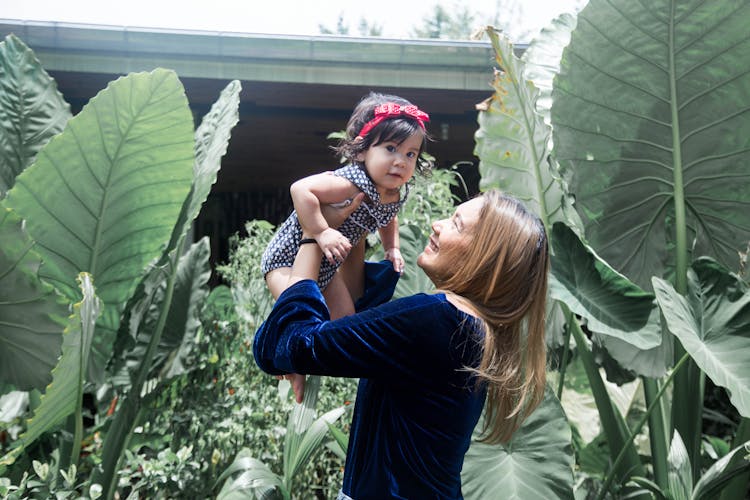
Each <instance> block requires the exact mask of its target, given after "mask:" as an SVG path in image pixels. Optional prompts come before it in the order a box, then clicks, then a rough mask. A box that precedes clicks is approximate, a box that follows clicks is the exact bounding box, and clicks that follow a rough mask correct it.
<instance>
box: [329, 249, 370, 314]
mask: <svg viewBox="0 0 750 500" xmlns="http://www.w3.org/2000/svg"><path fill="white" fill-rule="evenodd" d="M336 274H341V277H342V278H344V283H345V284H346V288H347V289H348V290H349V295H350V296H351V300H352V302H356V301H357V300H359V298H360V297H362V294H364V293H365V238H364V237H363V238H362V239H361V240H359V243H357V245H356V246H355V247H353V248H352V251H351V252H349V256H348V257H347V258H346V260H345V261H344V262H343V263H342V264H341V267H339V270H338V273H336Z"/></svg>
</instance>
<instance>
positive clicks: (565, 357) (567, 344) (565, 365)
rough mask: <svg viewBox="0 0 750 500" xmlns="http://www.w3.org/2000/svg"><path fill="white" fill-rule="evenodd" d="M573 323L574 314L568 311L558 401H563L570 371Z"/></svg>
mask: <svg viewBox="0 0 750 500" xmlns="http://www.w3.org/2000/svg"><path fill="white" fill-rule="evenodd" d="M571 321H573V313H572V312H570V311H568V314H567V316H566V318H565V324H566V325H567V327H568V328H567V329H566V331H565V335H564V337H563V338H564V340H563V352H562V359H561V360H560V368H559V370H558V371H559V372H560V382H559V383H558V385H557V399H562V393H563V385H564V383H565V372H566V371H567V369H568V348H569V347H570V335H571V330H572V328H571V327H570V322H571Z"/></svg>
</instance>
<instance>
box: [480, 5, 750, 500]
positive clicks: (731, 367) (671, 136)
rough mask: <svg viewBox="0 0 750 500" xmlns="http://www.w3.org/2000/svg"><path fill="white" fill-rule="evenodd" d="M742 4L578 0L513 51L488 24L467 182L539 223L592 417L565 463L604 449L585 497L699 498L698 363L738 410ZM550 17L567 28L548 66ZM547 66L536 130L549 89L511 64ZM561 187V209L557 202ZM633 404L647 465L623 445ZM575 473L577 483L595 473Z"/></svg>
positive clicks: (742, 310)
mask: <svg viewBox="0 0 750 500" xmlns="http://www.w3.org/2000/svg"><path fill="white" fill-rule="evenodd" d="M747 14H748V5H747V3H743V2H737V1H729V0H727V1H720V2H712V3H711V4H710V5H709V4H705V3H701V2H698V1H691V2H682V3H669V2H657V3H655V4H653V5H651V4H650V5H649V6H648V7H646V6H644V5H643V4H640V3H638V2H626V1H603V0H591V1H590V2H589V4H588V6H587V7H586V8H585V9H584V10H583V11H582V12H581V14H580V15H579V17H578V19H577V22H574V23H571V22H568V21H567V20H565V21H564V20H560V21H559V22H556V26H555V27H554V28H553V29H550V30H546V31H545V32H543V33H542V37H543V38H545V40H543V42H542V43H540V44H538V46H539V47H540V48H543V49H544V50H543V51H541V50H539V51H529V53H528V55H525V56H524V59H525V61H523V62H524V63H525V65H524V64H521V61H518V60H516V59H514V56H513V54H512V49H511V50H509V48H510V47H509V45H508V44H505V43H503V42H502V41H500V40H499V39H498V38H497V37H496V36H495V35H494V34H493V33H492V32H490V37H491V39H492V41H493V46H494V47H495V50H496V52H497V55H498V63H499V64H500V65H501V67H502V69H501V71H499V73H498V76H497V77H496V84H495V90H496V92H495V95H494V96H493V99H492V101H490V106H489V107H488V109H487V110H486V111H484V112H482V113H480V125H481V129H480V131H479V132H478V133H477V154H479V156H480V158H481V160H482V164H481V165H482V168H483V171H482V175H483V181H482V182H483V184H482V185H483V187H488V186H489V185H497V186H501V187H502V188H503V189H505V190H507V191H509V192H510V193H511V194H514V195H517V196H519V197H520V198H522V199H524V200H526V201H527V204H530V205H531V206H532V207H533V208H534V209H535V210H537V211H538V212H539V213H540V215H541V216H542V218H543V219H544V220H545V224H546V226H547V228H548V231H550V237H551V241H552V244H553V254H554V255H553V259H552V273H553V275H554V276H553V278H552V280H551V287H550V289H551V295H552V297H554V298H555V299H557V303H558V304H559V307H561V308H562V309H563V310H564V311H567V313H566V314H565V315H566V316H567V317H568V318H569V320H570V321H569V323H568V328H567V331H569V332H571V333H572V334H573V335H574V336H575V338H576V344H577V345H576V349H575V350H574V351H573V354H574V355H575V356H576V362H581V363H582V364H583V366H584V367H585V372H586V374H587V378H588V381H589V384H590V386H591V391H592V395H593V397H594V399H595V401H596V406H597V409H598V412H599V419H600V421H601V424H602V426H603V428H604V432H603V434H602V435H601V436H599V437H597V438H595V439H594V440H593V441H591V443H589V445H586V448H581V447H580V445H581V444H583V443H581V444H579V449H578V450H577V451H578V460H579V464H582V463H584V462H583V461H584V460H588V462H587V463H588V464H593V463H594V462H598V463H603V462H602V461H601V460H598V459H594V456H593V455H592V454H591V453H589V452H590V451H593V450H592V449H590V448H589V446H590V445H593V444H594V443H596V442H600V443H602V444H603V445H604V447H606V448H609V453H610V457H611V459H610V462H609V465H606V462H604V463H605V466H606V469H605V471H606V472H604V474H605V479H606V481H605V482H604V486H603V487H602V488H601V489H600V490H599V491H598V492H597V493H598V495H599V498H604V497H605V496H606V495H608V494H609V492H608V491H607V490H608V488H609V485H610V484H611V483H612V482H614V483H615V487H614V491H615V493H614V494H615V495H632V496H637V495H642V494H644V493H645V492H646V491H649V492H652V493H654V494H656V495H657V496H658V497H665V496H666V497H679V496H686V497H690V495H694V497H695V498H698V497H700V495H699V493H698V492H697V490H695V489H694V488H695V486H696V485H697V484H701V483H702V482H705V481H709V479H707V478H708V477H709V476H711V475H712V474H716V470H715V469H712V468H713V467H715V466H716V467H718V466H717V465H716V464H719V463H720V462H721V461H722V458H721V455H722V453H723V452H719V453H715V454H714V455H713V456H708V455H705V456H701V454H700V453H701V447H700V443H701V437H702V436H701V421H700V418H701V413H702V412H701V408H702V401H703V380H704V377H705V376H706V375H708V376H710V377H711V379H712V380H713V382H715V383H717V384H718V385H721V386H723V387H725V388H726V389H727V390H728V391H729V393H730V394H731V397H732V402H733V404H734V408H730V412H732V413H734V415H733V416H731V420H729V422H730V429H732V430H736V429H737V428H736V419H737V417H738V414H739V415H742V416H745V414H746V413H747V409H746V408H745V406H746V404H745V399H746V392H747V391H746V386H747V381H746V380H745V376H744V373H745V372H746V370H744V369H743V368H742V367H741V366H740V365H738V364H737V362H736V360H737V359H746V358H747V355H748V352H747V348H748V347H749V346H748V345H746V344H747V343H746V340H747V338H746V335H745V332H746V330H747V328H746V327H743V325H744V324H745V323H746V321H745V316H746V315H747V314H746V313H747V307H746V305H747V304H746V302H747V297H748V294H749V293H748V291H747V287H746V284H743V282H745V281H746V280H745V278H744V276H745V275H744V274H743V273H745V272H746V270H745V268H744V266H745V264H746V259H747V257H746V249H747V244H748V243H747V242H748V239H750V226H748V224H747V221H748V218H747V217H746V216H745V215H743V214H745V212H746V205H747V204H748V203H750V198H748V196H750V191H748V190H747V189H746V186H747V185H748V181H749V180H750V177H749V175H750V174H748V171H747V169H746V168H745V167H744V165H745V164H746V163H747V161H746V159H747V156H748V148H747V144H746V142H747V141H746V137H747V136H748V133H747V124H748V123H750V121H748V120H747V117H748V113H749V112H750V111H748V110H750V105H749V104H748V103H749V102H750V101H749V100H748V97H749V95H748V93H747V88H748V82H749V81H750V80H749V78H750V74H748V73H747V72H746V71H745V70H744V66H743V63H742V62H741V61H742V54H743V51H745V50H746V49H747V38H746V36H745V33H744V30H743V26H742V23H741V21H739V19H740V18H742V17H743V16H746V15H747ZM634 27H636V28H637V29H633V28H634ZM566 29H568V31H569V29H572V34H571V35H570V43H569V44H568V45H567V47H566V48H565V49H564V51H562V59H561V61H560V63H559V65H558V64H556V63H555V54H559V53H560V52H561V51H560V50H559V47H561V46H564V45H565V44H567V38H566V37H565V36H563V35H564V34H565V33H564V32H565V30H566ZM535 44H536V42H535V43H532V46H536V45H535ZM555 44H557V45H555ZM540 62H541V64H540ZM557 67H559V71H557V70H556V69H555V68H557ZM554 73H558V74H557V75H556V76H555V77H554V84H553V86H552V93H551V98H552V105H551V109H552V113H551V124H552V131H553V136H554V141H552V143H550V141H548V140H544V133H543V131H544V130H545V129H544V127H543V123H544V122H543V120H542V118H541V115H538V114H536V113H542V114H543V113H544V112H545V109H546V108H548V107H549V106H548V105H547V104H544V103H542V104H540V103H538V102H537V100H538V99H539V94H538V93H537V92H536V91H535V89H534V87H533V86H532V85H531V83H529V82H528V79H529V78H538V79H540V84H541V85H543V86H544V87H545V88H547V89H548V88H550V85H549V82H550V81H551V78H550V75H551V74H554ZM529 75H532V76H529ZM540 127H541V128H540ZM550 144H553V146H552V149H548V148H549V145H550ZM506 145H507V146H506ZM503 152H505V153H503ZM558 161H559V163H560V166H558V164H557V162H558ZM540 167H544V168H540ZM547 168H548V169H549V170H547ZM563 174H564V175H563ZM550 179H551V180H550ZM573 199H575V208H576V211H577V212H576V213H572V212H571V211H569V210H567V209H566V205H569V203H570V201H571V200H573ZM579 216H580V219H579ZM553 223H554V229H553ZM563 224H564V225H567V226H568V227H567V228H566V227H565V226H564V225H563ZM738 255H739V259H738V258H737V256H738ZM702 256H705V257H702ZM691 259H692V260H694V263H693V266H692V268H691V267H690V266H689V262H690V260H691ZM733 270H736V271H739V273H738V274H734V273H732V272H731V271H733ZM652 282H653V287H654V289H655V290H656V295H655V296H654V294H652V293H651V290H652ZM655 299H656V300H655ZM657 307H658V309H657ZM572 313H575V314H572ZM660 316H663V317H664V318H665V321H660ZM589 337H590V338H589ZM591 342H593V343H594V347H595V349H594V351H593V352H592V351H591V348H590V347H589V345H590V343H591ZM673 346H674V358H673V357H672V354H671V353H672V348H673ZM683 346H684V349H685V350H686V351H687V352H688V353H689V355H690V356H684V355H683V354H684V352H685V350H683ZM566 352H567V350H566ZM677 359H680V360H681V361H680V363H678V364H675V361H676V360H677ZM600 366H607V370H608V373H611V374H613V373H615V372H617V371H619V372H620V373H626V372H630V373H638V374H640V375H641V379H642V382H643V387H644V394H645V399H646V407H647V409H646V412H645V413H644V414H643V415H642V418H640V420H639V421H638V423H637V424H636V425H635V426H633V423H632V422H631V421H629V420H626V419H625V418H623V415H622V414H621V411H619V410H616V409H614V407H613V404H612V397H611V396H610V395H609V394H608V392H607V390H606V389H605V385H604V383H603V381H602V379H601V374H600V369H599V367H600ZM565 367H566V363H565V362H564V363H563V366H562V368H561V370H562V372H561V378H564V370H565ZM670 367H672V369H671V371H670ZM665 374H669V377H668V378H667V379H665V380H661V379H660V378H659V377H661V376H663V375H665ZM672 382H674V387H672V386H671V384H672ZM560 387H561V388H563V387H567V386H566V384H564V380H562V381H561V382H560ZM667 388H669V389H670V390H671V389H673V399H672V400H671V401H670V400H669V399H668V398H665V397H664V396H663V395H664V394H665V393H666V392H668V391H666V390H665V389H667ZM566 390H569V389H566ZM563 400H565V398H563ZM670 405H671V407H670ZM670 410H671V411H670ZM670 413H671V415H670ZM646 420H648V422H649V440H648V442H649V445H650V452H651V457H649V458H647V460H649V461H650V462H651V465H652V467H651V468H650V469H646V468H643V466H642V464H643V463H645V461H644V462H641V460H640V458H639V457H638V455H637V454H635V453H634V452H633V451H632V450H631V451H628V449H629V448H631V446H632V445H631V444H630V443H629V442H630V440H632V439H633V436H634V435H635V434H637V430H639V429H640V428H641V426H643V425H644V423H645V421H646ZM673 429H675V430H677V431H678V432H679V434H680V436H681V438H682V440H684V443H683V444H684V446H682V447H680V444H679V443H680V442H679V441H678V440H675V439H673V438H672V435H673V432H672V431H673ZM741 429H743V426H742V425H741V426H740V428H739V430H737V437H738V438H739V437H740V434H741V432H740V431H741ZM574 430H575V429H574ZM730 432H731V431H730ZM575 434H577V435H580V433H579V432H577V431H576V432H575ZM675 435H676V434H675ZM722 437H723V436H722ZM709 439H710V438H709ZM744 439H745V440H746V439H747V438H744ZM743 442H744V440H741V441H739V443H737V442H735V443H734V445H733V446H734V447H735V449H736V447H737V446H738V445H741V444H742V443H743ZM670 443H672V445H673V446H672V449H671V451H670V452H668V450H667V448H668V446H669V444H670ZM727 448H728V447H727V446H723V447H722V446H712V447H711V450H712V452H715V451H716V450H721V449H724V450H725V451H726V450H727ZM683 452H684V453H683ZM617 464H620V467H619V468H617V470H616V471H615V472H613V471H612V470H611V469H612V468H615V465H617ZM596 468H597V467H593V468H592V467H588V468H587V470H594V469H596ZM599 470H601V468H600V467H599ZM647 472H648V473H649V476H648V477H646V473H647ZM651 474H653V475H651ZM734 474H740V475H738V476H736V477H738V478H742V479H740V480H741V481H744V482H742V483H739V484H738V485H737V486H738V487H737V488H734V489H733V490H732V491H734V492H735V496H736V492H741V491H744V490H746V488H747V477H748V476H747V475H745V476H742V475H741V474H745V473H744V472H737V471H735V472H732V473H731V474H727V475H726V476H722V480H721V481H718V482H713V483H712V485H713V486H712V494H716V493H717V492H718V491H720V488H724V487H725V486H726V485H727V480H726V479H727V477H728V476H730V475H734ZM579 475H580V480H579V484H581V485H585V486H584V488H587V489H588V488H590V489H589V490H588V491H589V494H594V492H596V488H597V481H596V480H593V481H592V478H591V477H588V476H586V475H585V474H580V473H579ZM629 476H634V482H632V483H628V482H627V480H626V478H627V477H629ZM694 483H695V484H694ZM584 491H585V490H584ZM584 491H580V492H579V494H581V495H584V494H585V492H584Z"/></svg>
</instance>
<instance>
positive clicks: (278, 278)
mask: <svg viewBox="0 0 750 500" xmlns="http://www.w3.org/2000/svg"><path fill="white" fill-rule="evenodd" d="M291 275H292V268H291V267H278V268H276V269H274V270H272V271H268V272H267V273H266V285H267V286H268V290H270V292H271V295H273V298H274V300H276V299H278V298H279V295H281V292H283V291H284V290H286V287H287V285H288V284H289V278H290V277H291Z"/></svg>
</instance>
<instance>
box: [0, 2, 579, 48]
mask: <svg viewBox="0 0 750 500" xmlns="http://www.w3.org/2000/svg"><path fill="white" fill-rule="evenodd" d="M438 3H441V4H442V5H443V6H444V7H446V8H448V9H450V7H451V6H453V5H457V3H456V0H372V1H370V2H363V1H356V0H349V1H342V0H260V1H258V0H255V1H250V0H244V1H241V0H179V1H178V0H126V1H122V2H107V1H102V0H67V1H66V0H2V2H0V18H4V19H18V20H30V21H61V22H70V23H92V24H106V25H114V26H129V27H149V28H175V29H191V30H209V31H233V32H242V33H265V34H291V35H316V34H319V33H320V31H319V28H318V26H319V25H320V24H323V25H325V26H326V27H328V28H329V29H332V30H335V29H336V24H337V21H338V18H339V16H340V15H343V18H344V22H345V24H348V26H349V33H350V35H353V36H358V34H359V32H358V31H357V27H358V25H359V21H360V19H361V18H364V19H366V20H367V21H368V22H369V23H370V24H373V23H374V24H377V25H380V26H381V27H382V29H383V33H382V35H383V36H384V37H388V38H409V37H410V34H411V31H412V30H413V28H414V27H416V26H421V25H422V21H423V19H424V17H425V16H426V15H428V14H429V13H430V12H431V11H432V9H433V8H434V6H435V5H436V4H438ZM584 3H585V1H584V0H517V1H515V2H513V1H509V0H463V1H462V2H461V5H466V6H467V7H469V8H470V9H471V10H472V11H477V12H480V13H482V14H483V16H478V17H477V26H476V27H477V28H479V27H482V26H483V25H487V24H491V23H492V21H493V19H494V17H495V14H496V13H497V12H498V10H499V8H501V7H503V6H508V5H510V4H515V6H514V7H513V8H512V10H513V12H509V17H510V18H511V19H520V21H521V22H520V23H519V26H517V31H516V29H515V28H513V29H511V30H510V32H509V33H508V34H509V35H510V37H511V40H512V41H514V42H528V41H530V40H519V39H516V38H517V37H518V35H517V34H519V33H528V32H530V33H533V34H536V33H537V32H538V31H539V30H540V29H542V28H543V27H545V26H546V25H547V24H548V23H549V22H550V21H551V20H552V19H553V18H554V17H556V16H558V15H560V14H562V13H564V12H571V13H572V12H575V9H576V8H581V7H582V6H583V4H584ZM484 15H486V18H485V17H484ZM500 15H501V16H502V13H500ZM514 32H515V33H514Z"/></svg>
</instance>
